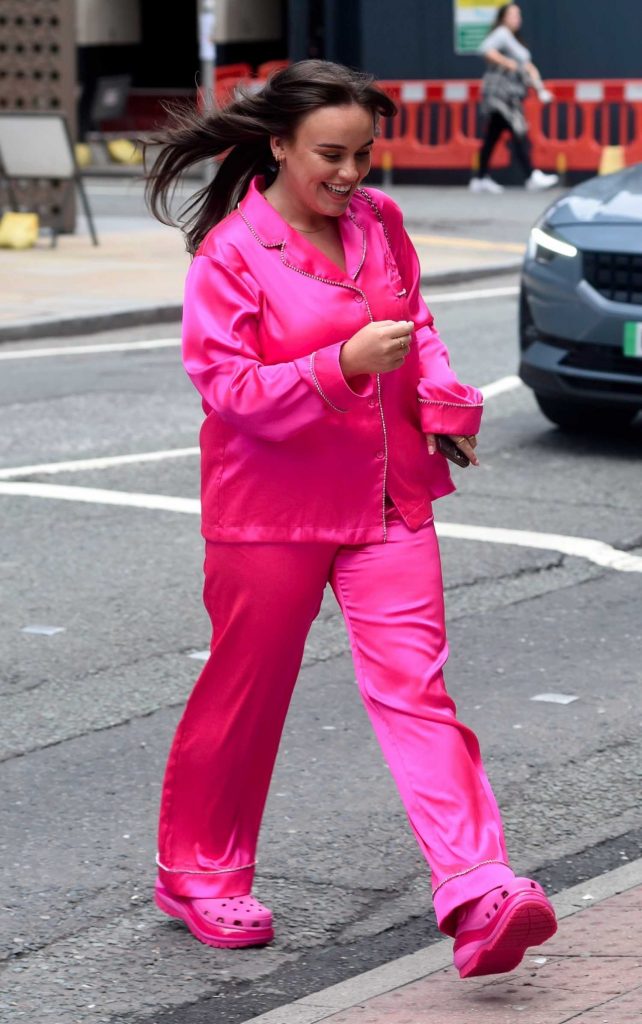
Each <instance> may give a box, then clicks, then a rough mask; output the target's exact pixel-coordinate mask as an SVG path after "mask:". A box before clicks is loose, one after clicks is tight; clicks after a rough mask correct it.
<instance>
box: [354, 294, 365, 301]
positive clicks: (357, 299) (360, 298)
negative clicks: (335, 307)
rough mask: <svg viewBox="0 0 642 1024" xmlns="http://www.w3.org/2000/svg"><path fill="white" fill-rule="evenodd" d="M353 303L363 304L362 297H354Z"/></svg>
mask: <svg viewBox="0 0 642 1024" xmlns="http://www.w3.org/2000/svg"><path fill="white" fill-rule="evenodd" d="M354 301H355V302H363V295H355V297H354Z"/></svg>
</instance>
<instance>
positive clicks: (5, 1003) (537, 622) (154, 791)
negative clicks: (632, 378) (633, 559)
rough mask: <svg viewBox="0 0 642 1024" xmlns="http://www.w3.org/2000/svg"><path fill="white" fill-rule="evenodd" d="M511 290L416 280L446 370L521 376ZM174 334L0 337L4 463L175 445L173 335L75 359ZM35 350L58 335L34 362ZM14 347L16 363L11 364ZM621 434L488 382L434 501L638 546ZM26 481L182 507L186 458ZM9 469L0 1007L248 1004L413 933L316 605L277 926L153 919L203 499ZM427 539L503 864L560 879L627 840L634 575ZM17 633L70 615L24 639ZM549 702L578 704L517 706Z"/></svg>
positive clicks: (404, 887) (61, 1012) (360, 718)
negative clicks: (255, 945) (462, 464)
mask: <svg viewBox="0 0 642 1024" xmlns="http://www.w3.org/2000/svg"><path fill="white" fill-rule="evenodd" d="M515 285H516V282H515V281H514V280H506V281H500V280H498V281H494V282H493V284H492V287H491V286H490V285H481V286H478V287H476V288H474V291H476V292H477V291H482V292H483V293H484V294H483V295H481V296H480V295H477V296H474V297H472V298H471V297H467V296H466V292H467V291H469V290H470V286H469V287H468V289H466V288H460V289H458V290H451V291H450V293H449V297H448V296H445V297H444V295H443V292H441V297H439V295H437V296H436V297H432V299H433V306H434V312H435V314H436V316H437V321H438V324H439V325H440V327H441V330H442V334H443V336H444V338H445V340H446V341H447V342H448V344H449V346H450V349H451V354H452V359H453V363H454V365H455V367H456V369H457V370H458V372H459V374H460V375H461V376H462V377H463V378H464V379H466V380H468V381H470V382H473V383H476V384H479V385H485V384H489V383H491V382H493V381H496V380H498V379H501V378H503V377H505V376H506V375H509V374H513V373H514V372H515V366H516V342H515V333H516V332H515V320H516V296H515V290H516V289H515ZM497 288H504V289H506V290H507V291H508V292H509V294H503V295H500V296H497V295H496V294H495V293H494V289H497ZM456 296H457V297H456ZM462 296H463V297H462ZM430 299H431V297H430V296H429V300H430ZM175 335H176V329H175V328H173V327H172V326H171V325H170V326H164V327H162V328H158V329H150V328H146V329H139V330H128V331H122V332H118V333H117V334H112V335H103V336H100V337H92V338H90V339H82V338H80V339H79V338H76V339H73V341H69V340H65V341H61V342H57V341H55V340H52V341H51V342H45V341H38V342H32V343H23V344H11V345H4V346H2V347H1V348H0V467H19V466H32V465H34V464H41V463H54V462H60V461H65V460H77V459H94V458H99V457H104V456H120V455H124V454H128V453H140V452H156V451H165V450H171V449H179V448H187V447H192V446H194V445H195V444H196V443H197V430H198V426H199V422H200V407H199V402H198V399H197V396H196V393H195V392H193V390H192V388H191V385H190V384H189V382H188V381H187V379H186V378H185V377H184V375H183V372H182V369H181V367H180V364H179V351H178V348H177V347H175V346H170V347H164V348H161V347H159V348H151V349H140V348H139V349H138V350H136V349H129V350H127V351H121V352H114V351H108V350H107V349H105V351H103V352H100V353H85V354H82V353H81V352H79V347H81V346H82V345H83V344H85V343H91V344H100V345H102V344H105V345H107V344H113V343H115V342H123V343H128V342H136V341H140V340H142V339H150V338H160V337H163V336H164V337H173V336H175ZM50 344H51V345H54V344H55V345H61V346H63V347H64V348H65V349H66V354H64V355H49V356H46V357H42V358H41V357H38V358H28V357H26V355H27V353H28V352H34V351H35V350H36V349H39V348H43V347H46V346H48V345H50ZM11 352H13V353H23V356H25V358H16V359H11V360H8V359H3V357H4V356H5V355H6V354H8V353H11ZM641 445H642V423H641V421H640V419H639V420H638V423H637V425H636V427H635V428H634V429H633V430H632V431H631V432H630V433H629V434H628V435H627V436H626V437H623V438H619V439H614V438H590V439H589V438H584V439H582V438H572V437H565V436H564V435H562V434H561V433H560V432H558V431H557V430H555V429H553V428H552V427H550V426H549V425H548V424H547V423H546V421H545V420H544V419H543V418H542V416H541V414H540V413H539V412H538V411H537V409H536V406H535V403H534V401H533V399H532V397H531V395H530V393H529V392H528V391H527V390H526V389H524V388H523V387H521V386H518V387H512V388H510V389H509V390H506V391H505V392H503V393H501V394H497V395H496V396H495V397H494V398H491V399H490V400H489V402H488V406H487V410H486V413H485V421H484V427H483V433H482V444H481V447H480V455H481V458H482V460H483V465H482V467H481V468H480V469H479V470H472V469H470V470H467V471H466V472H465V473H461V472H460V473H459V477H458V480H459V484H460V489H459V491H458V493H457V494H456V495H454V496H452V497H450V498H448V499H445V500H443V501H442V502H440V503H439V505H438V507H437V519H438V521H439V522H441V523H443V524H448V523H451V524H452V523H458V524H464V525H466V526H468V527H470V526H474V525H477V526H484V527H505V528H511V529H517V530H521V531H530V533H531V534H533V535H536V534H540V533H542V532H545V533H554V534H560V535H566V536H572V537H586V538H594V539H597V540H602V541H605V542H607V543H609V544H612V545H614V546H615V547H617V548H621V549H626V550H627V551H632V552H634V553H637V554H638V555H639V554H641V553H642V519H641V516H640V508H641V505H642V490H641V487H640V449H641ZM18 480H21V481H23V482H28V483H32V484H33V483H36V484H37V483H40V484H50V485H55V486H68V487H72V488H78V487H82V488H97V489H100V490H105V489H108V490H112V491H119V492H126V493H131V492H136V493H144V494H155V495H173V496H179V497H183V498H192V499H194V498H196V497H197V495H198V460H197V458H196V457H195V456H193V455H184V456H181V457H175V458H162V459H159V460H157V461H153V462H138V463H133V464H130V465H126V464H125V465H124V464H117V465H112V466H102V467H95V468H86V469H84V470H82V471H70V470H66V471H62V472H56V473H55V474H52V473H45V472H42V471H40V472H34V471H31V472H29V473H27V472H23V474H22V475H21V476H17V475H16V476H14V477H12V481H13V482H16V481H18ZM7 482H10V481H7V479H6V474H5V478H4V480H3V477H2V475H1V473H0V509H1V515H2V531H0V579H1V581H2V594H3V615H2V620H1V622H0V663H1V664H2V666H3V668H2V679H1V691H0V743H1V747H0V756H1V757H2V758H3V760H2V762H1V763H0V792H1V793H2V803H3V823H4V825H3V830H2V837H1V839H0V848H1V851H2V859H1V863H0V875H1V876H2V893H3V898H2V905H3V908H4V913H3V914H2V917H1V919H0V945H1V954H2V957H3V966H2V972H3V975H4V977H3V979H2V981H1V982H0V989H1V991H2V993H3V994H2V996H0V1021H2V1022H8V1021H10V1020H11V1021H17V1020H25V1021H29V1024H33V1022H34V1021H36V1020H37V1021H47V1022H52V1024H75V1022H83V1024H84V1022H89V1021H91V1022H94V1021H95V1022H104V1024H107V1022H108V1024H125V1022H126V1024H139V1022H140V1024H143V1022H147V1024H149V1022H154V1024H169V1022H176V1024H178V1022H180V1024H204V1022H208V1024H214V1022H215V1024H240V1022H242V1021H245V1020H247V1019H248V1018H250V1017H252V1016H253V1015H254V1014H257V1013H259V1012H261V1011H264V1010H267V1009H269V1008H271V1007H273V1006H278V1005H281V1004H283V1003H284V1002H288V1001H290V1000H291V999H293V998H296V997H298V996H301V995H303V994H306V993H309V992H313V991H315V990H317V989H319V988H322V987H324V986H325V985H327V984H330V983H332V982H333V981H335V980H339V979H340V978H343V977H346V976H348V975H351V974H354V973H357V972H359V971H362V970H365V969H368V968H370V967H373V966H375V965H376V964H378V963H381V962H383V961H386V960H389V959H391V958H393V957H395V956H399V955H401V954H403V953H407V952H410V951H411V950H414V949H418V948H420V947H422V946H425V945H426V944H428V943H430V942H431V941H433V940H435V939H436V938H437V934H438V933H437V931H436V928H435V926H434V922H433V917H432V911H431V909H430V900H429V891H428V880H427V875H426V870H425V867H424V865H423V863H422V861H421V858H420V856H419V854H418V850H417V848H416V846H415V842H414V839H413V837H412V835H411V832H410V829H409V827H408V825H407V822H406V819H405V815H404V812H403V810H402V808H401V805H400V802H399V800H398V797H397V795H396V792H395V791H394V788H393V785H392V782H391V780H390V777H389V775H388V771H387V768H386V766H385V765H384V764H383V762H382V759H381V756H380V754H379V751H378V748H377V745H376V742H375V740H374V738H373V736H371V734H370V731H369V724H368V721H367V719H366V716H365V714H364V711H363V709H362V708H361V707H360V704H359V700H358V694H357V690H356V687H355V686H354V682H353V678H354V677H353V671H352V667H351V662H350V657H349V654H348V645H347V639H346V635H345V630H344V627H343V624H342V622H341V620H340V618H339V616H338V614H337V609H336V606H335V605H334V602H333V599H332V598H331V597H328V599H327V601H326V602H325V603H324V606H323V609H322V612H321V615H320V618H319V620H318V621H317V623H315V626H314V628H313V632H312V634H311V636H310V640H309V643H308V647H307V652H306V659H305V666H304V669H303V671H302V673H301V678H300V680H299V685H298V688H297V691H296V694H295V699H294V703H293V706H292V710H291V714H290V717H289V720H288V725H287V728H286V734H285V737H284V742H283V745H282V750H281V754H280V758H279V762H278V766H277V771H276V775H275V778H274V783H273V786H272V790H271V795H270V799H269V804H268V808H267V814H266V819H265V826H264V831H263V837H262V844H261V849H260V866H259V873H258V878H257V883H256V891H257V893H258V894H259V896H260V897H261V899H263V900H264V901H265V902H267V903H268V904H271V905H272V906H273V909H274V911H275V915H276V918H277V926H278V937H277V940H276V942H275V943H274V945H273V946H272V947H270V948H269V949H267V950H249V951H219V950H212V949H208V948H206V947H204V946H201V945H199V944H198V943H197V942H196V941H195V940H193V939H192V938H191V937H189V935H188V933H187V932H186V931H185V929H184V928H183V927H182V926H181V925H180V924H178V923H173V922H170V921H169V920H168V919H166V918H164V917H162V915H161V914H160V913H158V912H157V911H156V910H155V908H154V907H153V905H152V903H151V899H150V894H151V886H152V883H153V876H154V865H153V858H154V852H155V819H156V811H157V802H158V796H159V786H160V781H161V774H162V770H163V765H164V760H165V757H166V754H167V750H168V746H169V743H170V739H171V735H172V732H173V729H174V727H175V725H176V722H177V720H178V717H179V714H180V710H181V705H182V703H183V701H184V699H185V698H186V696H187V694H188V692H189V690H190V687H191V684H192V682H193V681H194V679H195V677H196V675H197V673H198V668H199V662H198V661H197V660H195V659H193V658H191V657H190V655H191V654H193V653H194V652H199V651H202V650H203V649H204V648H205V647H206V646H207V644H208V641H209V637H208V631H207V622H206V618H205V614H204V612H203V611H202V609H201V604H200V586H201V562H202V546H201V541H200V537H199V532H198V518H197V516H196V515H193V514H184V513H180V512H175V511H169V510H166V509H149V508H134V507H130V506H129V505H123V506H110V505H106V504H103V503H96V501H91V500H90V501H88V502H86V503H81V502H78V501H67V500H58V499H57V498H53V497H44V496H43V495H42V493H39V494H36V493H34V495H31V496H30V495H25V494H21V495H19V494H11V493H7V492H6V489H5V490H4V491H3V486H4V484H6V483H7ZM76 493H77V492H76ZM86 496H87V497H89V496H88V495H86ZM125 500H126V499H125ZM442 552H443V561H444V572H445V581H446V588H447V605H448V615H449V631H450V641H451V652H452V653H451V659H450V662H449V666H448V670H447V680H448V683H449V687H450V690H451V692H452V693H453V695H454V697H455V699H456V701H457V704H458V707H459V712H460V716H461V717H462V718H463V719H464V721H466V722H467V723H468V724H469V725H471V726H472V727H473V728H475V729H476V730H477V732H478V734H479V737H480V740H481V742H482V749H483V750H484V753H485V761H486V766H487V769H488V771H489V774H490V776H491V779H492V782H493V784H494V787H495V790H496V793H497V796H498V799H499V801H500V804H501V806H502V809H503V813H504V817H505V825H506V831H507V837H508V843H509V849H510V851H511V854H512V857H513V861H514V865H515V867H516V868H518V869H519V871H520V872H533V873H535V874H536V875H537V877H538V878H539V879H540V880H541V881H542V882H544V883H545V884H547V885H548V886H549V887H550V888H552V889H553V890H559V889H561V888H564V887H565V886H567V885H571V884H575V883H576V882H578V881H580V880H581V879H583V878H587V877H591V876H592V875H595V874H598V873H600V872H601V871H604V870H607V869H609V868H611V867H614V866H617V865H618V864H620V863H622V861H623V860H626V859H627V858H629V857H631V858H633V857H634V856H636V855H637V854H638V851H639V845H640V839H641V838H642V806H641V805H640V799H639V794H640V774H641V767H642V766H641V758H640V752H639V734H640V724H641V723H640V710H639V693H640V684H641V683H642V668H641V667H640V666H641V665H642V659H641V658H640V640H641V633H642V617H641V615H640V608H641V603H642V602H641V598H640V593H641V590H640V588H641V584H642V576H641V574H640V573H639V572H622V571H617V570H614V569H608V568H604V567H602V566H599V565H597V564H595V562H593V561H591V560H589V559H587V558H585V557H577V556H574V555H564V554H562V553H560V551H557V550H546V549H538V548H536V547H531V546H516V545H513V544H510V545H509V544H505V543H489V542H488V541H487V540H472V539H453V538H449V537H445V538H444V539H443V540H442ZM34 625H36V626H43V625H44V626H51V627H60V628H62V630H63V631H61V632H57V633H55V634H53V635H49V636H47V635H43V634H38V633H35V634H34V633H25V632H23V629H24V628H25V627H29V626H34ZM550 692H553V693H563V694H566V695H568V696H570V697H574V698H577V699H576V700H574V701H573V702H570V703H566V704H560V703H548V702H539V701H537V702H536V701H533V700H532V698H533V697H535V696H537V695H540V694H543V693H550Z"/></svg>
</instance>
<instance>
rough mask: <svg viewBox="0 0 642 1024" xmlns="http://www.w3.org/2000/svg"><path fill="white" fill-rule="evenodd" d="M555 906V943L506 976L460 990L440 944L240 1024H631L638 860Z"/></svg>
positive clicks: (639, 1004)
mask: <svg viewBox="0 0 642 1024" xmlns="http://www.w3.org/2000/svg"><path fill="white" fill-rule="evenodd" d="M553 903H554V904H555V908H556V911H557V914H558V917H559V919H560V925H559V930H558V932H557V934H556V935H555V936H554V937H553V938H552V939H551V940H550V941H549V942H547V943H546V944H545V945H544V946H541V947H535V948H534V949H532V950H531V951H529V952H528V953H527V955H526V957H525V958H524V960H523V962H522V964H521V965H520V967H518V969H517V970H516V971H513V972H512V973H511V974H505V975H496V976H494V977H487V978H475V979H469V980H467V981H461V980H460V979H459V976H458V974H457V971H456V970H455V968H454V967H453V966H452V953H451V950H452V942H451V941H450V940H445V941H444V942H439V943H437V944H436V945H434V946H430V947H429V948H428V949H425V950H420V951H419V952H418V953H413V954H411V955H410V956H406V957H402V958H401V959H400V960H396V961H393V962H392V963H389V964H386V965H385V966H383V967H379V968H376V969H375V970H374V971H369V972H368V973H367V974H363V975H361V976H359V977H357V978H353V979H351V980H349V981H347V982H342V983H341V984H339V985H334V986H332V988H329V989H326V990H325V991H323V992H317V993H315V994H314V995H310V996H306V997H305V999H301V1000H299V1001H298V1002H296V1003H292V1004H291V1005H290V1006H285V1007H281V1008H280V1009H278V1010H273V1011H271V1012H270V1013H266V1014H263V1015H261V1016H260V1017H255V1018H253V1019H252V1021H248V1022H246V1024H318V1022H320V1021H324V1022H326V1024H565V1022H571V1021H572V1022H573V1024H639V1022H640V1021H642V926H641V924H640V922H641V919H642V860H638V861H634V862H632V863H630V864H626V865H625V866H623V867H621V868H617V869H616V870H615V871H610V872H608V873H607V874H605V875H601V876H599V877H598V878H594V879H591V880H590V881H587V882H583V883H582V884H581V885H578V886H576V887H574V888H573V889H568V890H566V891H565V892H563V893H560V894H559V895H558V896H556V897H555V898H554V899H553Z"/></svg>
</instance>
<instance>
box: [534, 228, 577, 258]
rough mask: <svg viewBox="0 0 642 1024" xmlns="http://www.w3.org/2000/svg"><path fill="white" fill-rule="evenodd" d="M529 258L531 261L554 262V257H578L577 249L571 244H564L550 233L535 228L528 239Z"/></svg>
mask: <svg viewBox="0 0 642 1024" xmlns="http://www.w3.org/2000/svg"><path fill="white" fill-rule="evenodd" d="M528 256H529V258H530V259H541V260H544V261H547V262H548V260H552V259H553V257H554V256H567V257H570V258H572V257H573V256H577V248H576V246H574V245H571V243H570V242H564V241H563V240H562V239H561V238H557V236H556V235H553V234H552V233H551V232H550V231H543V230H542V228H533V229H532V230H531V233H530V236H529V239H528Z"/></svg>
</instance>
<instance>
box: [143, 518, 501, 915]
mask: <svg viewBox="0 0 642 1024" xmlns="http://www.w3.org/2000/svg"><path fill="white" fill-rule="evenodd" d="M328 580H329V581H330V583H331V585H332V588H333V590H334V593H335V595H336V597H337V600H338V602H339V605H340V606H341V610H342V612H343V615H344V617H345V621H346V624H347V628H348V633H349V636H350V643H351V647H352V654H353V659H354V664H355V671H356V676H357V680H358V684H359V688H360V692H361V695H362V698H363V701H364V703H365V706H366V709H367V712H368V714H369V716H370V720H371V722H372V725H373V727H374V730H375V733H376V735H377V737H378V739H379V742H380V744H381V747H382V748H383V753H384V757H385V759H386V761H387V763H388V765H389V766H390V769H391V771H392V774H393V776H394V779H395V781H396V784H397V787H398V789H399V792H400V795H401V799H402V800H403V803H404V805H405V808H406V811H407V814H408V817H409V819H410V823H411V825H412V828H413V830H414V833H415V835H416V837H417V840H418V842H419V845H420V847H421V850H422V852H423V854H424V856H425V858H426V860H427V861H428V864H429V865H430V868H431V873H432V887H433V897H434V905H435V912H436V915H437V921H438V923H439V927H440V928H441V929H442V931H444V932H446V933H447V934H451V935H452V934H453V933H454V921H455V916H456V915H455V914H454V911H456V909H457V908H458V907H459V906H461V904H463V903H465V902H467V901H468V900H471V899H475V898H477V897H479V896H481V895H483V894H484V893H486V892H488V891H489V890H490V889H492V888H494V887H495V886H498V885H502V884H504V883H505V882H506V881H507V880H508V879H509V878H512V877H513V872H512V871H511V869H510V867H509V866H508V863H507V854H506V847H505V843H504V836H503V831H502V824H501V819H500V816H499V811H498V809H497V805H496V803H495V799H494V797H493V793H492V790H491V788H490V784H489V782H488V779H487V777H486V774H485V772H484V769H483V766H482V761H481V755H480V752H479V745H478V742H477V739H476V737H475V735H474V734H473V733H472V732H471V730H470V729H468V728H467V727H466V726H465V725H463V724H462V723H461V722H458V721H457V718H456V717H455V705H454V704H453V701H452V700H451V699H450V697H449V696H448V694H447V693H446V690H445V687H444V680H443V674H442V670H443V667H444V664H445V662H446V658H447V656H448V647H447V642H446V634H445V627H444V606H443V585H442V577H441V563H440V558H439V548H438V544H437V538H436V535H435V530H434V526H433V524H432V523H429V524H427V525H425V526H423V527H422V528H421V529H420V530H418V531H416V532H414V533H413V532H412V531H410V530H409V529H408V528H407V527H406V526H405V524H404V523H403V521H402V520H401V519H400V517H399V515H398V513H397V512H396V510H394V509H391V510H390V511H389V523H388V541H387V543H386V544H367V545H361V546H357V547H352V546H350V547H348V546H344V547H337V546H336V545H333V544H330V543H325V542H319V543H291V544H281V543H277V544H270V543H268V544H265V543H251V544H221V543H208V544H207V551H206V560H205V590H204V598H205V605H206V607H207V610H208V612H209V615H210V618H211V620H212V627H213V638H212V646H211V655H210V658H209V661H208V662H207V663H206V665H205V668H204V669H203V672H202V673H201V676H200V678H199V680H198V682H197V684H196V686H195V688H194V691H193V692H192V695H191V697H190V699H189V701H188V703H187V707H186V708H185V712H184V714H183V717H182V719H181V722H180V724H179V726H178V729H177V732H176V736H175V738H174V742H173V745H172V749H171V752H170V756H169V760H168V764H167V770H166V775H165V781H164V787H163V796H162V804H161V815H160V831H159V854H158V864H159V875H160V879H161V881H162V882H163V884H164V885H165V886H166V887H167V888H168V889H170V890H171V891H172V892H174V893H175V894H177V895H183V896H233V895H244V894H246V893H249V892H250V890H251V887H252V881H253V876H254V862H255V852H256V846H257V840H258V833H259V827H260V823H261V817H262V814H263V808H264V805H265V800H266V797H267V792H268V787H269V783H270V777H271V774H272V769H273V765H274V761H275V758H276V754H277V749H278V745H279V740H280V737H281V732H282V729H283V724H284V721H285V716H286V712H287V709H288V705H289V702H290V697H291V695H292V690H293V688H294V684H295V681H296V678H297V675H298V673H299V669H300V665H301V660H302V657H303V648H304V644H305V640H306V637H307V635H308V631H309V629H310V626H311V624H312V622H313V620H314V618H315V617H316V615H317V614H318V612H319V608H320V606H321V600H322V596H323V590H324V587H325V584H326V582H327V581H328ZM348 767H349V766H346V768H348ZM364 868H365V865H364Z"/></svg>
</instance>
